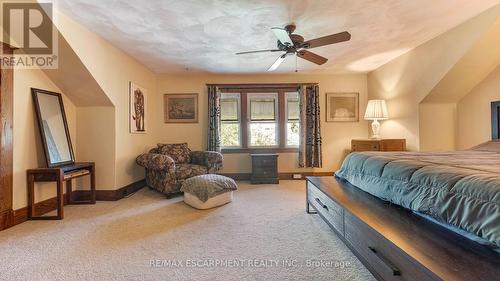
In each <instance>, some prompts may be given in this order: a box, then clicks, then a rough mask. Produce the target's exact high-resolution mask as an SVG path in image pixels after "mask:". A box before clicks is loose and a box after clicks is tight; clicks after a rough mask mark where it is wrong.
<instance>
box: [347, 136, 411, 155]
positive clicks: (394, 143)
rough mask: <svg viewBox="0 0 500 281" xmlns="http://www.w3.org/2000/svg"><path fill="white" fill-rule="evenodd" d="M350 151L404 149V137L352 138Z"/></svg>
mask: <svg viewBox="0 0 500 281" xmlns="http://www.w3.org/2000/svg"><path fill="white" fill-rule="evenodd" d="M351 151H352V152H362V151H406V140H405V139H380V140H372V139H368V140H352V141H351Z"/></svg>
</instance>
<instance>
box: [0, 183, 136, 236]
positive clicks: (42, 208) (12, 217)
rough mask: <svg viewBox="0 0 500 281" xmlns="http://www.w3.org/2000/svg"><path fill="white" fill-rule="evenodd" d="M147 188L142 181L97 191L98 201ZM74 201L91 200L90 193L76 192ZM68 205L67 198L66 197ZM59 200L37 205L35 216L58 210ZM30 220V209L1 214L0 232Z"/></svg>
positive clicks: (46, 201)
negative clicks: (118, 187)
mask: <svg viewBox="0 0 500 281" xmlns="http://www.w3.org/2000/svg"><path fill="white" fill-rule="evenodd" d="M145 186H146V180H145V179H143V180H140V181H137V182H134V183H131V184H129V185H127V186H124V187H122V188H120V189H117V190H97V191H96V199H97V200H98V201H118V200H120V199H122V198H125V197H127V196H130V195H131V194H133V193H135V192H137V191H139V190H140V189H142V188H143V187H145ZM72 199H73V200H78V201H81V200H89V199H90V191H88V190H75V191H73V193H72ZM64 204H65V205H66V197H64ZM56 206H57V198H56V197H54V198H50V199H47V200H44V201H41V202H38V203H36V204H35V216H43V215H45V214H46V213H49V212H51V211H54V210H56ZM27 220H28V207H24V208H21V209H18V210H15V211H8V212H4V213H2V214H0V230H4V229H7V228H10V227H13V226H15V225H18V224H21V223H23V222H25V221H27Z"/></svg>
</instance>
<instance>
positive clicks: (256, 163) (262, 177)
mask: <svg viewBox="0 0 500 281" xmlns="http://www.w3.org/2000/svg"><path fill="white" fill-rule="evenodd" d="M250 156H251V157H252V177H251V179H250V181H251V182H252V184H264V183H270V184H278V183H279V182H280V180H279V177H278V154H251V155H250Z"/></svg>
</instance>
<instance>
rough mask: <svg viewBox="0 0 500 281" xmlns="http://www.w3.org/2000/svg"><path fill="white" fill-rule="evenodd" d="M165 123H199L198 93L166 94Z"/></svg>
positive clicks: (164, 105)
mask: <svg viewBox="0 0 500 281" xmlns="http://www.w3.org/2000/svg"><path fill="white" fill-rule="evenodd" d="M163 115H164V121H165V123H198V94H165V95H164V96H163Z"/></svg>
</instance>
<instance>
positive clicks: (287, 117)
mask: <svg viewBox="0 0 500 281" xmlns="http://www.w3.org/2000/svg"><path fill="white" fill-rule="evenodd" d="M292 95H294V96H296V97H297V101H298V102H300V98H299V93H298V92H297V91H296V92H285V99H284V103H285V115H286V116H285V127H284V130H285V139H284V141H285V147H293V148H298V145H289V144H288V123H289V122H290V121H296V122H298V123H299V127H300V108H299V116H298V118H297V119H290V118H289V116H288V99H289V97H290V96H292ZM292 98H295V97H292ZM299 107H300V106H299Z"/></svg>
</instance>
